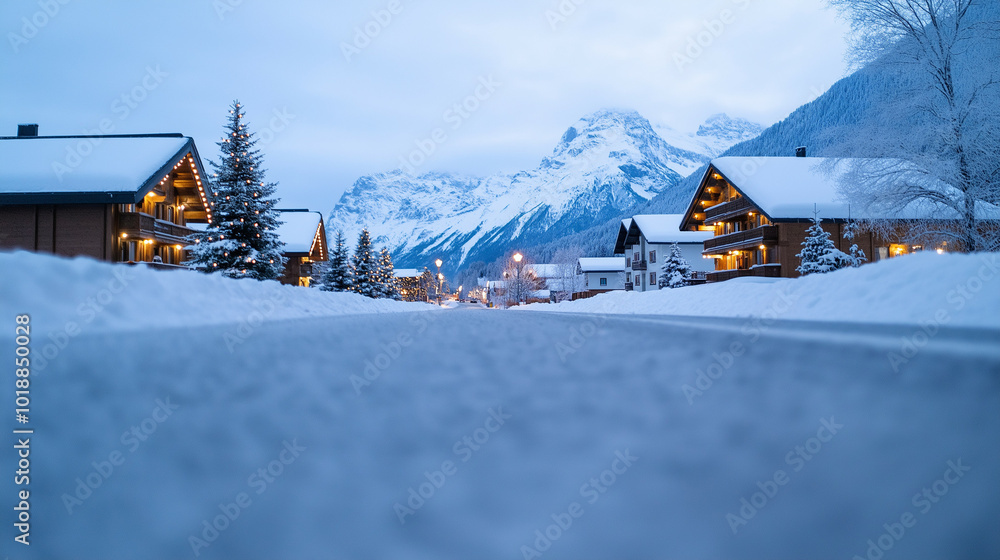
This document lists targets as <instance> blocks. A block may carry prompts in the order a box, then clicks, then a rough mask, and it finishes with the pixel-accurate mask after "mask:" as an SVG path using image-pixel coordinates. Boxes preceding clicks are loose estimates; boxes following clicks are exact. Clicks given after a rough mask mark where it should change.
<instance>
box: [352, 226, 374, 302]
mask: <svg viewBox="0 0 1000 560" xmlns="http://www.w3.org/2000/svg"><path fill="white" fill-rule="evenodd" d="M351 264H352V265H353V267H354V288H353V289H354V291H355V292H357V293H359V294H361V295H363V296H366V297H370V298H378V297H380V296H381V295H382V290H381V289H380V287H379V279H378V261H377V259H376V257H375V252H374V251H372V238H371V235H370V234H369V233H368V228H365V229H363V230H361V235H359V236H358V246H357V248H355V249H354V258H353V261H352V263H351Z"/></svg>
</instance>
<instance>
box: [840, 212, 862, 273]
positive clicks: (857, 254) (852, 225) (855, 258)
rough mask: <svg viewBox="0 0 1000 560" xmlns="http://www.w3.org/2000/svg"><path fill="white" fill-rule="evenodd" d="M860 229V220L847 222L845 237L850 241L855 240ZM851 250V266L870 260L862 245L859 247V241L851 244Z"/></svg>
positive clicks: (857, 265)
mask: <svg viewBox="0 0 1000 560" xmlns="http://www.w3.org/2000/svg"><path fill="white" fill-rule="evenodd" d="M859 230H860V227H859V226H858V222H855V221H853V220H851V221H849V222H848V223H847V228H845V229H844V239H846V240H848V241H854V238H855V237H857V235H858V231H859ZM850 251H851V254H850V257H851V262H850V265H851V266H853V267H855V268H857V267H859V266H861V265H863V264H864V263H865V262H867V261H868V256H867V255H865V252H864V251H862V250H861V248H860V247H858V244H857V243H852V244H851V249H850Z"/></svg>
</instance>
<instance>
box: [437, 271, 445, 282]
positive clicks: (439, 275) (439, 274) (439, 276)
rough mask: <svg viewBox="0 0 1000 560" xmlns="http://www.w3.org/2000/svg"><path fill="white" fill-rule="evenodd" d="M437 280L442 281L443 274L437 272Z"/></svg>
mask: <svg viewBox="0 0 1000 560" xmlns="http://www.w3.org/2000/svg"><path fill="white" fill-rule="evenodd" d="M438 280H444V274H441V273H440V272H438Z"/></svg>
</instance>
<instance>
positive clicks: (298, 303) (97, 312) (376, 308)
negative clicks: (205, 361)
mask: <svg viewBox="0 0 1000 560" xmlns="http://www.w3.org/2000/svg"><path fill="white" fill-rule="evenodd" d="M0 292H2V293H3V298H2V301H0V311H2V313H3V315H4V316H7V317H13V316H14V315H15V314H17V313H28V314H30V315H31V321H32V324H34V325H38V328H39V329H40V330H41V331H43V332H44V331H46V330H50V329H51V330H60V329H61V328H62V327H64V326H65V327H66V328H68V329H69V331H73V332H78V329H81V330H83V329H84V327H86V328H85V330H87V331H92V330H95V331H124V330H130V331H134V330H141V329H144V328H147V327H190V326H194V325H209V324H225V323H241V322H248V321H249V322H252V323H257V322H259V321H261V320H265V319H266V320H281V319H300V318H305V317H322V316H331V315H351V314H362V313H385V312H395V311H422V310H426V309H428V308H429V306H428V305H426V304H422V303H400V302H394V301H390V300H371V299H368V298H364V297H361V296H359V295H356V294H342V293H327V292H321V291H319V290H311V289H307V288H300V287H296V286H283V285H281V284H279V283H277V282H258V281H256V280H231V279H228V278H223V277H221V276H218V275H206V274H201V273H197V272H192V271H188V270H176V271H173V270H154V269H151V268H148V267H147V266H145V265H141V264H140V265H136V266H128V265H122V264H109V263H106V262H100V261H96V260H93V259H89V258H76V259H66V258H62V257H57V256H53V255H40V254H36V253H29V252H24V251H18V252H13V253H3V252H0ZM74 325H75V326H74ZM57 327H58V328H57ZM69 335H70V336H75V335H74V334H73V333H72V332H70V334H69Z"/></svg>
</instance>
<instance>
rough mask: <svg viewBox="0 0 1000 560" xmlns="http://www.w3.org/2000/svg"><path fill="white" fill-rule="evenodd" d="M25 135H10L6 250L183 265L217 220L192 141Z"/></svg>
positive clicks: (0, 191) (3, 145)
mask: <svg viewBox="0 0 1000 560" xmlns="http://www.w3.org/2000/svg"><path fill="white" fill-rule="evenodd" d="M18 132H19V136H14V137H0V249H25V250H28V251H39V252H45V253H54V254H58V255H65V256H88V257H93V258H95V259H100V260H104V261H110V262H131V263H137V262H145V263H149V264H151V265H154V266H157V267H164V268H170V267H180V266H181V263H183V262H184V261H185V260H186V252H185V251H184V247H185V246H187V245H188V240H187V237H188V235H191V234H192V233H194V229H192V228H191V227H189V226H190V225H192V224H199V223H205V224H207V223H209V222H210V221H211V220H212V209H211V204H210V203H209V201H208V198H207V196H208V193H207V192H206V187H205V185H204V184H203V182H204V180H205V177H206V176H207V174H206V173H205V169H204V166H203V164H202V161H201V158H200V157H199V155H198V150H197V148H195V145H194V140H192V139H191V138H188V137H185V136H182V135H180V134H136V135H106V136H37V132H38V127H37V125H30V126H29V125H22V126H20V127H19V128H18Z"/></svg>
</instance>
